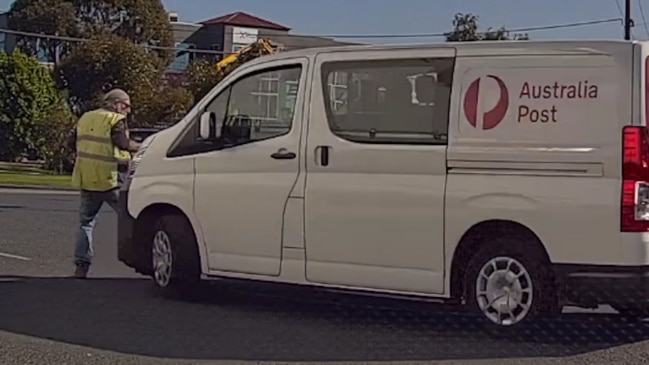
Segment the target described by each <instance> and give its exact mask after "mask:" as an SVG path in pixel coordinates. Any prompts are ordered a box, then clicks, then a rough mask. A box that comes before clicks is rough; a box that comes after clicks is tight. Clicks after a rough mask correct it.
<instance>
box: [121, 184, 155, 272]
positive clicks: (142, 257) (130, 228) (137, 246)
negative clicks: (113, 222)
mask: <svg viewBox="0 0 649 365" xmlns="http://www.w3.org/2000/svg"><path fill="white" fill-rule="evenodd" d="M128 194H129V192H128V190H127V189H123V190H121V191H120V194H119V201H118V203H117V207H118V214H117V216H118V218H117V259H118V260H119V261H121V262H123V263H124V264H125V265H126V266H128V267H130V268H133V269H135V271H136V272H138V273H140V274H144V275H151V273H152V269H151V265H150V262H151V260H150V259H148V257H150V255H149V254H150V253H149V250H147V249H146V247H145V246H144V245H143V244H142V242H140V241H139V240H138V237H139V235H138V234H137V232H136V224H135V223H136V220H135V218H134V217H133V216H131V214H130V213H129V211H128Z"/></svg>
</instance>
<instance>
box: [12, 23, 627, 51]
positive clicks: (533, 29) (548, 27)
mask: <svg viewBox="0 0 649 365" xmlns="http://www.w3.org/2000/svg"><path fill="white" fill-rule="evenodd" d="M622 21H623V19H622V18H607V19H597V20H589V21H581V22H573V23H562V24H551V25H542V26H533V27H522V28H513V29H507V31H509V32H514V33H515V32H536V31H543V30H553V29H562V28H575V27H583V26H590V25H598V24H605V23H616V22H622ZM30 23H33V24H41V25H46V24H47V25H53V24H49V23H45V22H30ZM0 32H5V33H9V34H16V35H23V36H33V37H41V38H43V37H45V38H49V39H60V40H69V41H88V40H91V39H87V38H77V37H63V36H56V35H44V34H40V33H34V32H25V31H17V30H11V29H6V28H5V29H1V28H0ZM213 33H214V34H217V33H218V34H223V33H220V32H213ZM227 33H230V34H232V32H226V35H227ZM447 33H449V32H448V31H447V32H438V33H407V34H394V33H392V34H304V35H302V34H267V35H266V36H268V37H269V38H277V39H281V38H303V37H320V38H334V39H335V38H338V39H394V38H438V37H444V36H446V34H447ZM482 33H486V32H480V34H482ZM163 48H169V47H163Z"/></svg>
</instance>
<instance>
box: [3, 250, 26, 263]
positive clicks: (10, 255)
mask: <svg viewBox="0 0 649 365" xmlns="http://www.w3.org/2000/svg"><path fill="white" fill-rule="evenodd" d="M0 257H6V258H8V259H14V260H22V261H31V259H30V258H29V257H25V256H18V255H14V254H11V253H6V252H0Z"/></svg>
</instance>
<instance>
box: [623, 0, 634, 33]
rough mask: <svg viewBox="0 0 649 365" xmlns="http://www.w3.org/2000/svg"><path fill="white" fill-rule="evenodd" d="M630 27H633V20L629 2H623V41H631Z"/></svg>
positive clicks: (625, 0)
mask: <svg viewBox="0 0 649 365" xmlns="http://www.w3.org/2000/svg"><path fill="white" fill-rule="evenodd" d="M631 27H633V20H631V0H624V39H625V40H627V41H629V40H631Z"/></svg>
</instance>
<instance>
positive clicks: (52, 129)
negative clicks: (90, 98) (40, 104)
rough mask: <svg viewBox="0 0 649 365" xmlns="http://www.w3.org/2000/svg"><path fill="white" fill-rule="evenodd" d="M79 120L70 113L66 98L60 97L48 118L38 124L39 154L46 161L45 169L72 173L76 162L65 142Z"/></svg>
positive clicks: (50, 110) (49, 112) (60, 172)
mask: <svg viewBox="0 0 649 365" xmlns="http://www.w3.org/2000/svg"><path fill="white" fill-rule="evenodd" d="M76 122H77V118H76V116H75V115H74V114H73V113H72V112H71V111H70V108H69V107H68V104H67V103H66V102H65V98H64V97H63V96H60V98H59V101H58V102H57V103H56V104H54V105H52V107H51V108H50V109H49V111H48V113H47V116H46V117H44V119H43V121H42V122H41V123H39V124H38V126H37V127H36V130H37V132H38V134H39V136H40V137H41V140H42V143H40V145H39V150H40V151H39V152H40V154H41V156H42V157H43V158H44V159H45V168H46V169H48V170H52V171H56V172H58V173H59V174H64V173H71V172H72V168H73V167H74V160H73V156H72V154H71V151H69V150H68V149H67V148H65V142H66V140H67V137H68V135H69V133H70V131H71V130H72V128H74V126H75V125H76Z"/></svg>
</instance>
